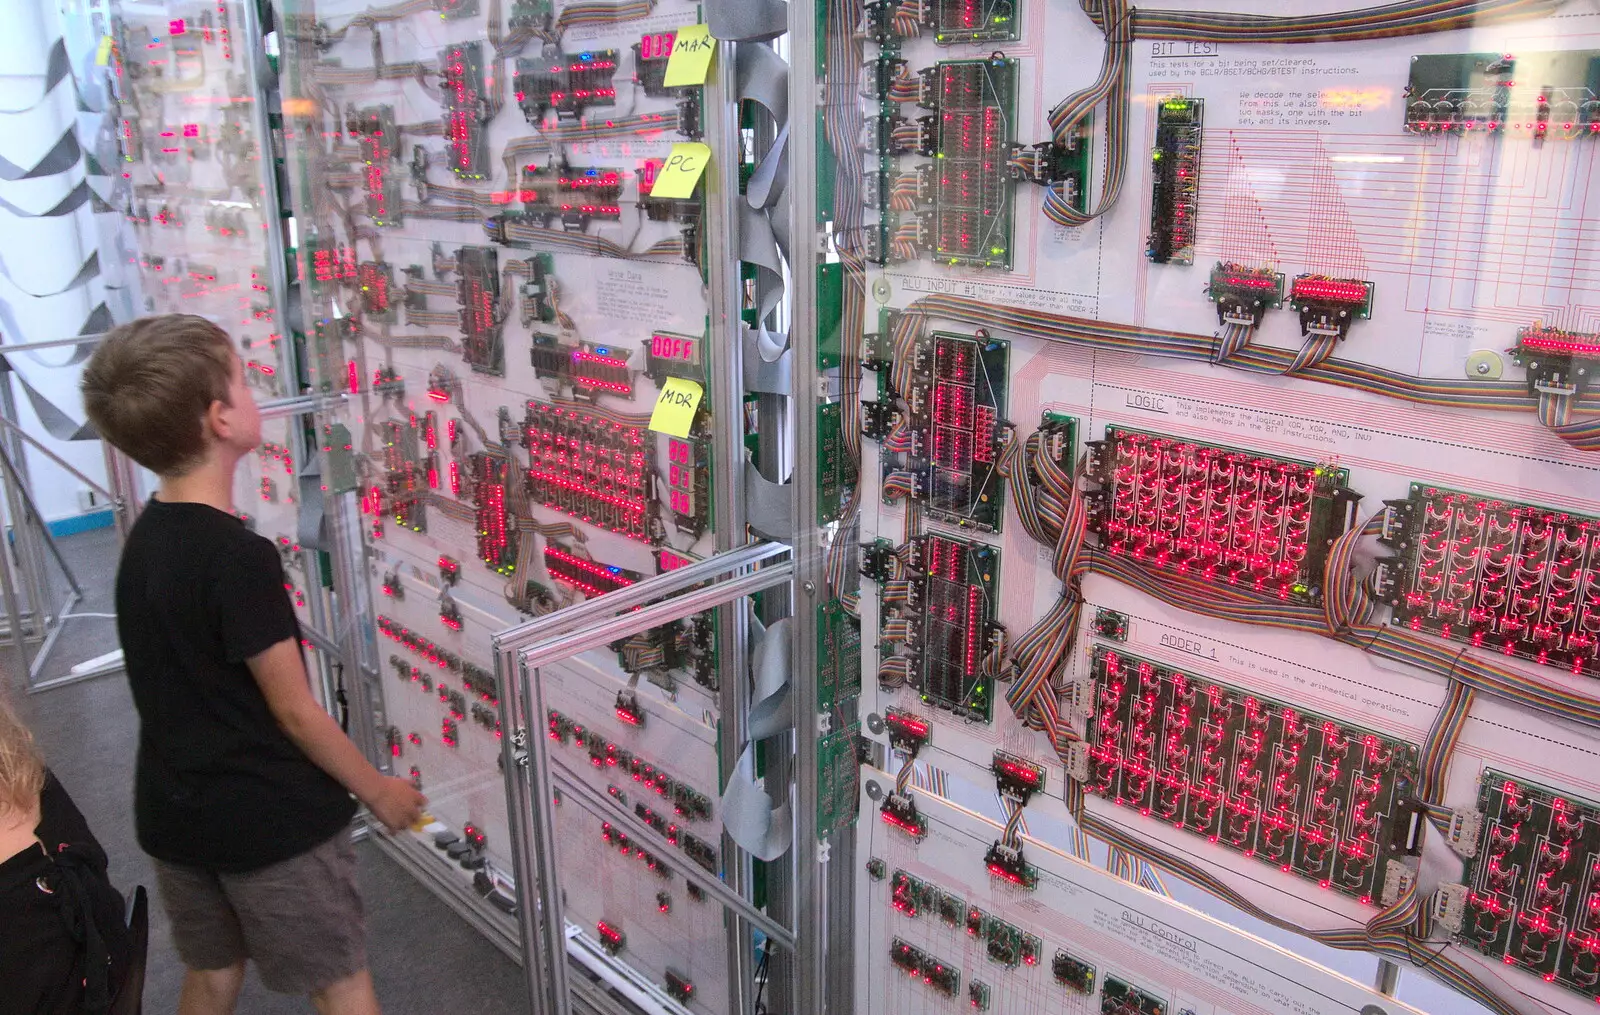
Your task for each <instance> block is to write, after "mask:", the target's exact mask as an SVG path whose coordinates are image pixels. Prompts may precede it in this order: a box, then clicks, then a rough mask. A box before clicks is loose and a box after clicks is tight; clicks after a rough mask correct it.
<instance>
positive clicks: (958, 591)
mask: <svg viewBox="0 0 1600 1015" xmlns="http://www.w3.org/2000/svg"><path fill="white" fill-rule="evenodd" d="M876 552H877V553H878V554H880V555H881V554H883V553H892V552H893V551H892V550H890V549H888V548H887V547H878V548H876ZM905 556H906V559H907V567H908V569H909V571H908V574H909V577H908V578H906V579H902V580H897V581H893V582H888V583H885V584H884V585H883V586H882V595H883V597H884V598H883V611H882V617H883V621H884V629H883V631H881V632H880V635H879V637H880V638H882V639H884V642H885V644H886V645H887V644H889V643H891V642H898V643H903V644H904V646H905V648H906V649H907V652H906V657H907V658H909V660H910V665H911V675H910V683H911V686H912V687H913V688H914V689H915V690H916V691H917V693H918V694H919V695H920V696H921V698H922V700H923V701H924V702H927V703H928V704H930V705H933V706H935V707H937V708H941V709H946V710H949V711H951V712H954V713H955V714H956V715H958V716H963V717H966V718H969V719H974V720H977V721H980V722H988V721H989V717H990V708H991V707H992V706H993V704H994V687H993V683H994V675H993V672H992V664H991V660H990V656H991V653H992V652H993V650H994V649H995V648H996V647H997V646H998V645H999V644H1000V639H1001V637H1002V632H1001V630H1000V628H998V626H997V625H996V624H995V623H994V620H993V617H994V613H995V605H996V604H995V596H996V594H997V592H998V589H999V582H1000V553H999V551H998V550H996V549H995V548H994V547H992V546H988V545H986V544H983V543H969V542H964V541H962V540H957V539H950V538H948V537H945V536H935V535H929V536H924V537H921V538H919V539H917V540H915V541H914V542H913V543H911V544H910V545H909V547H908V552H907V553H906V555H905Z"/></svg>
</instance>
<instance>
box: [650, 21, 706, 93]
mask: <svg viewBox="0 0 1600 1015" xmlns="http://www.w3.org/2000/svg"><path fill="white" fill-rule="evenodd" d="M716 53H717V40H716V39H713V38H712V37H711V27H710V26H709V25H685V26H683V27H682V28H680V29H678V37H677V38H676V39H674V40H673V43H672V55H671V56H669V57H667V76H666V77H665V78H664V79H662V82H661V83H662V85H664V86H665V87H667V88H681V87H683V86H684V85H703V84H705V83H706V73H707V72H708V71H710V70H711V58H712V57H713V56H715V55H716Z"/></svg>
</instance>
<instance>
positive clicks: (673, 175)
mask: <svg viewBox="0 0 1600 1015" xmlns="http://www.w3.org/2000/svg"><path fill="white" fill-rule="evenodd" d="M710 161H711V149H710V148H707V147H706V146H705V145H703V144H701V143H700V142H698V141H679V142H678V143H677V144H674V145H673V146H672V151H671V153H670V154H668V155H667V161H666V164H665V165H663V166H662V167H661V171H660V172H658V173H657V174H656V182H655V185H654V186H653V187H651V188H650V196H651V197H670V198H674V199H677V200H684V199H686V198H689V197H692V196H693V195H694V185H695V184H697V183H699V182H700V174H701V173H703V172H705V171H706V163H708V162H710Z"/></svg>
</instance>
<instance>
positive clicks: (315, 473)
mask: <svg viewBox="0 0 1600 1015" xmlns="http://www.w3.org/2000/svg"><path fill="white" fill-rule="evenodd" d="M309 457H310V461H308V462H306V463H305V464H303V465H301V466H300V474H299V475H298V476H297V477H296V481H297V485H298V493H297V494H296V497H297V499H298V501H299V506H300V512H299V513H300V519H299V523H300V524H299V527H298V528H297V529H296V531H295V538H296V539H297V540H298V541H299V543H300V545H301V546H304V547H306V548H307V549H310V550H331V549H333V547H332V546H330V545H329V544H328V524H327V515H326V508H325V504H324V492H323V489H322V485H323V484H322V461H321V459H320V458H318V457H317V456H316V455H311V456H309Z"/></svg>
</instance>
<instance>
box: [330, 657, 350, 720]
mask: <svg viewBox="0 0 1600 1015" xmlns="http://www.w3.org/2000/svg"><path fill="white" fill-rule="evenodd" d="M333 681H334V692H333V698H334V700H335V701H337V702H338V703H339V728H340V729H342V730H344V732H345V734H346V735H348V734H349V733H350V696H349V695H348V694H346V693H345V691H344V666H343V664H341V663H338V662H335V663H334V664H333Z"/></svg>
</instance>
